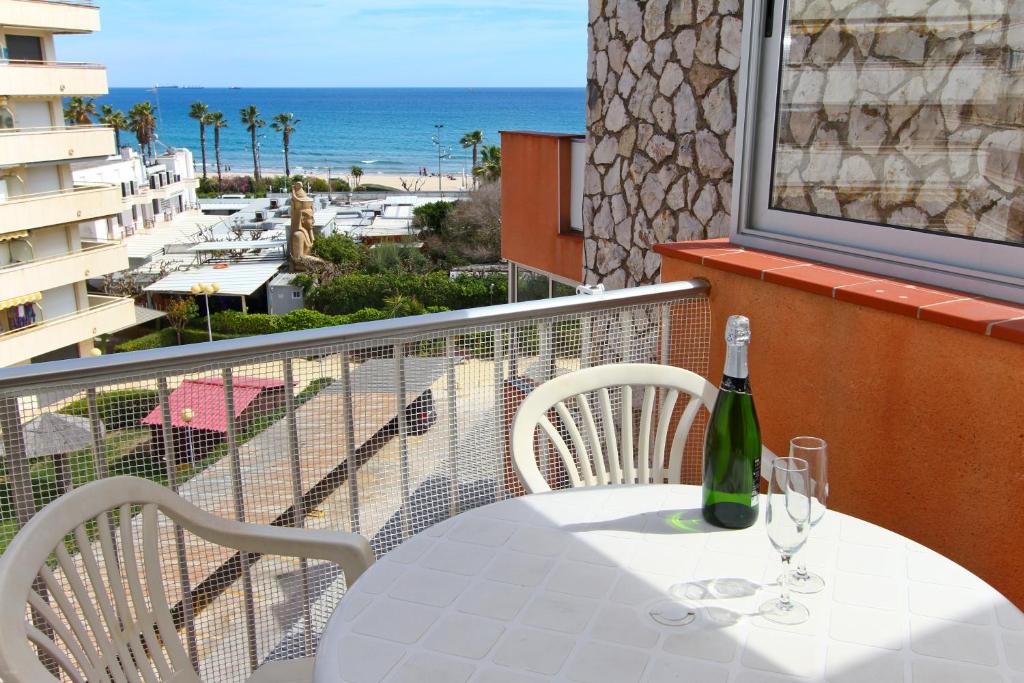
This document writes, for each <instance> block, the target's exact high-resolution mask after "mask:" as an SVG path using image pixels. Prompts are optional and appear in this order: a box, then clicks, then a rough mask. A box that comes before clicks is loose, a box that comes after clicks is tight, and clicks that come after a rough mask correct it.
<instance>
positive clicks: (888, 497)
mask: <svg viewBox="0 0 1024 683" xmlns="http://www.w3.org/2000/svg"><path fill="white" fill-rule="evenodd" d="M662 272H663V278H664V280H665V281H673V280H683V279H689V278H693V277H702V278H705V279H707V280H709V281H710V282H711V285H712V287H711V311H712V330H713V337H712V347H711V348H712V353H711V367H712V374H713V375H717V373H718V370H717V368H720V367H721V366H722V363H723V361H724V340H723V339H721V336H722V332H723V331H724V329H725V322H726V318H727V317H728V316H729V315H730V314H736V313H739V314H743V315H747V316H749V317H750V319H751V326H752V330H753V344H752V347H751V378H752V381H753V386H754V392H755V396H756V401H757V408H758V414H759V417H760V420H761V426H762V429H763V431H764V438H765V442H766V445H767V446H768V447H769V448H771V449H772V450H773V451H774V452H776V453H780V454H782V453H785V452H786V450H787V448H788V441H789V439H790V438H791V437H793V436H797V435H801V434H810V435H815V436H821V437H824V438H825V439H827V440H828V441H829V443H830V446H831V449H830V451H831V458H830V467H831V471H830V474H829V479H830V482H831V492H832V499H831V504H832V507H835V508H836V509H838V510H841V511H843V512H846V513H849V514H852V515H855V516H857V517H860V518H862V519H866V520H868V521H871V522H874V523H876V524H879V525H881V526H884V527H887V528H889V529H893V530H895V531H897V532H899V533H901V534H904V535H906V536H907V537H909V538H912V539H914V540H915V541H918V542H919V543H922V544H924V545H926V546H928V547H930V548H933V549H935V550H936V551H938V552H940V553H942V554H944V555H946V556H947V557H949V558H951V559H953V560H954V561H956V562H958V563H960V564H962V565H963V566H965V567H967V568H968V569H970V570H971V571H973V572H975V573H976V574H978V575H979V576H981V577H982V578H983V579H985V580H986V581H988V582H989V583H991V584H992V585H993V586H995V587H996V588H997V589H998V590H999V591H1001V592H1002V593H1003V594H1004V595H1006V596H1007V597H1008V598H1009V599H1010V600H1012V601H1013V602H1014V603H1016V604H1017V605H1019V606H1024V504H1022V503H1021V494H1022V492H1024V345H1020V344H1014V343H1012V342H1008V341H1002V340H999V339H993V338H991V337H986V336H983V335H981V334H976V333H972V332H966V331H962V330H958V329H954V328H951V327H945V326H942V325H937V324H934V323H930V322H924V321H920V320H916V319H914V318H911V317H907V316H902V315H897V314H894V313H889V312H886V311H881V310H877V309H873V308H865V307H862V306H858V305H855V304H851V303H846V302H841V301H836V300H834V299H830V298H827V297H824V296H819V295H817V294H812V293H807V292H803V291H799V290H796V289H792V288H789V287H784V286H781V285H774V284H769V283H766V282H763V281H761V280H757V279H754V278H750V277H747V276H743V275H738V274H733V273H728V272H723V271H720V270H715V269H712V268H709V267H707V266H703V265H697V264H694V263H690V262H685V261H681V260H679V259H673V258H670V257H667V256H666V257H665V259H664V266H663V271H662Z"/></svg>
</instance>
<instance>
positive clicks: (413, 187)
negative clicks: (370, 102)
mask: <svg viewBox="0 0 1024 683" xmlns="http://www.w3.org/2000/svg"><path fill="white" fill-rule="evenodd" d="M208 171H210V176H211V177H213V178H214V179H216V171H215V170H213V171H211V170H210V169H208ZM292 173H293V174H297V173H298V171H297V170H296V169H294V168H293V169H292ZM249 175H252V174H251V173H239V172H237V171H231V172H229V173H224V177H225V178H233V177H238V176H249ZM281 175H284V170H283V169H282V170H276V169H263V176H264V177H265V178H266V177H273V176H281ZM304 175H306V176H307V177H313V178H323V179H324V180H327V174H326V173H306V174H304ZM331 177H332V178H335V179H337V178H341V179H342V180H345V181H347V182H351V180H352V179H351V178H350V177H349V175H348V174H340V175H339V174H332V175H331ZM360 182H361V183H362V184H363V185H383V186H385V187H393V188H395V189H396V190H398V191H400V192H405V191H409V192H437V191H438V189H439V188H438V181H437V176H418V175H416V174H415V173H408V174H404V175H402V174H393V173H372V172H364V173H363V177H362V179H361V180H360ZM403 183H404V184H403ZM467 183H468V185H469V187H467V186H466V184H467ZM472 187H473V179H472V178H470V177H466V178H465V179H463V177H462V175H461V174H459V175H451V176H448V175H446V176H445V177H443V178H442V179H441V187H440V189H441V190H442V191H444V192H451V191H454V190H465V189H472Z"/></svg>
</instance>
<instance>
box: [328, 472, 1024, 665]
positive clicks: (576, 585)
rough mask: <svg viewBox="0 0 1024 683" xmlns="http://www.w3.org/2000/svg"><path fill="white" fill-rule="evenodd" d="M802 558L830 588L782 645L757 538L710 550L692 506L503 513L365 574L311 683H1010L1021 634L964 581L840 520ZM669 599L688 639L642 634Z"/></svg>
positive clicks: (523, 501)
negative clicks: (686, 619)
mask: <svg viewBox="0 0 1024 683" xmlns="http://www.w3.org/2000/svg"><path fill="white" fill-rule="evenodd" d="M936 523H937V524H938V523H941V520H936ZM805 553H806V558H807V560H808V564H809V566H810V568H811V569H813V570H814V571H817V572H818V573H820V574H822V575H823V576H824V577H825V580H826V581H827V588H826V589H825V591H824V592H823V593H820V594H818V595H810V596H804V595H800V596H794V597H796V598H797V599H799V600H800V601H802V602H804V603H805V604H806V605H807V606H808V607H809V608H810V610H811V620H810V621H809V622H807V623H805V624H801V625H799V626H789V627H787V626H778V625H775V624H772V623H770V622H767V621H765V620H764V619H763V618H761V617H759V616H755V613H756V611H757V607H758V605H760V604H761V603H762V602H763V601H765V600H767V599H768V598H770V597H772V596H773V595H775V594H776V592H777V586H772V585H771V584H774V583H775V580H776V577H777V575H778V574H779V570H780V562H779V559H778V555H777V554H775V552H774V551H773V549H772V548H771V546H770V545H769V544H768V541H767V538H766V534H765V531H764V527H763V522H762V523H759V524H757V525H755V526H754V527H752V528H751V529H748V530H744V531H733V532H721V531H717V530H716V531H713V527H709V526H707V525H705V524H704V523H703V522H702V521H700V489H699V488H695V487H685V486H644V487H629V488H623V487H602V488H592V489H577V490H574V491H569V492H560V493H549V494H543V495H536V496H527V497H525V498H518V499H513V500H507V501H504V502H501V503H496V504H494V505H490V506H488V507H484V508H480V509H477V510H473V511H470V512H466V513H464V514H462V515H460V516H458V517H456V518H454V519H451V520H448V521H446V522H444V523H442V524H440V525H438V526H436V527H434V528H432V529H430V530H428V531H426V532H425V533H423V534H420V535H419V536H416V537H414V538H411V539H409V540H408V541H406V542H405V543H404V544H403V545H402V546H400V547H399V548H397V549H396V550H394V551H393V552H391V553H389V554H388V555H387V556H386V557H384V558H382V559H381V560H380V561H379V562H378V563H377V564H376V565H375V566H374V567H373V568H371V570H370V571H369V572H368V573H367V574H365V575H364V576H363V577H362V578H361V579H360V580H359V581H358V582H357V583H356V584H355V585H354V586H353V587H352V589H351V590H350V591H349V593H348V595H346V596H345V598H344V599H343V600H342V602H341V605H340V606H339V608H338V610H337V612H336V613H335V614H334V616H333V617H332V618H331V621H330V623H329V624H328V626H327V629H326V631H325V633H324V636H323V639H322V641H321V644H320V651H319V654H318V656H317V662H316V675H315V681H317V683H328V682H330V683H335V682H337V681H353V682H359V683H364V682H367V681H409V682H415V683H429V682H431V681H443V682H444V683H460V682H462V681H474V682H479V683H497V682H505V683H511V682H513V681H516V682H518V681H523V682H525V681H545V680H558V681H608V682H611V683H628V682H630V681H650V682H662V681H715V682H719V681H720V682H722V683H725V682H726V681H729V682H730V683H761V682H765V683H767V682H776V683H781V682H783V681H790V682H792V681H794V680H815V681H818V680H822V681H824V680H827V681H830V682H831V683H845V682H847V681H856V682H858V683H859V682H861V681H867V682H868V683H889V682H890V681H927V682H928V683H942V682H949V683H954V682H955V683H965V682H970V683H986V682H988V681H993V682H995V681H1010V682H1012V683H1021V682H1024V615H1022V614H1021V612H1020V610H1018V609H1017V608H1016V607H1014V606H1013V605H1012V604H1010V603H1009V602H1008V601H1007V600H1006V599H1005V598H1003V597H1002V596H1001V595H999V593H997V592H996V591H995V590H994V589H992V588H991V587H989V586H988V585H987V584H985V583H984V582H982V581H981V580H980V579H978V578H977V577H975V576H974V575H972V574H971V573H969V572H968V571H966V570H965V569H962V568H961V567H959V566H958V565H956V564H954V563H953V562H951V561H949V560H947V559H945V558H943V557H941V556H940V555H938V554H936V553H934V552H932V551H930V550H928V549H926V548H924V547H922V546H920V545H918V544H916V543H914V542H912V541H909V540H907V539H905V538H903V537H901V536H899V535H897V534H894V533H892V532H889V531H886V530H885V529H881V528H879V527H877V526H874V525H871V524H868V523H866V522H863V521H860V520H858V519H855V518H852V517H848V516H845V515H841V514H838V513H835V512H829V514H828V515H827V516H826V519H825V521H824V522H823V523H822V524H821V525H820V526H819V527H818V528H817V529H815V532H814V535H813V537H812V539H811V541H810V542H809V543H808V545H807V548H806V549H805ZM726 577H727V578H731V579H736V580H734V581H730V582H721V581H718V582H717V583H715V584H714V585H713V588H714V589H715V590H716V591H717V592H718V594H719V595H720V594H721V591H723V590H725V591H729V590H731V591H732V592H735V593H738V594H739V595H738V596H737V597H714V595H709V594H707V592H706V591H704V589H705V588H707V587H708V583H707V582H708V581H709V580H720V579H723V578H726ZM680 582H693V583H692V585H691V587H690V593H691V594H692V595H699V594H701V593H702V592H703V593H704V594H705V595H706V598H705V599H701V600H698V601H697V604H698V605H700V607H701V610H700V614H699V616H698V619H697V621H696V622H695V623H694V624H691V625H689V626H682V627H665V626H660V625H658V624H656V623H654V621H653V620H651V619H650V617H649V616H648V614H647V612H648V608H649V607H650V606H651V605H652V604H653V603H655V602H657V601H658V600H659V599H660V598H662V597H664V596H665V595H666V593H667V590H668V589H669V587H670V586H672V585H674V584H679V583H680ZM758 584H762V585H764V587H763V588H760V589H759V590H756V593H753V591H754V590H755V589H757V588H758V586H757V585H758ZM752 593H753V594H752ZM780 674H789V676H784V675H780ZM790 676H799V677H801V678H799V679H794V678H791V677H790Z"/></svg>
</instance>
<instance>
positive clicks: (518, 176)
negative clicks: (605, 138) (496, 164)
mask: <svg viewBox="0 0 1024 683" xmlns="http://www.w3.org/2000/svg"><path fill="white" fill-rule="evenodd" d="M577 137H578V136H574V135H554V134H545V133H511V132H503V133H502V134H501V157H502V178H501V256H502V258H505V259H507V260H509V261H514V262H515V263H519V264H521V265H524V266H526V267H528V268H533V269H535V270H541V271H544V272H546V273H550V274H552V275H558V276H560V277H564V278H567V279H569V280H573V281H577V282H578V281H581V280H582V277H583V235H581V234H580V233H577V232H569V231H568V230H567V228H568V225H569V208H570V206H569V190H570V182H571V172H572V170H571V165H572V164H571V146H572V140H574V139H575V138H577Z"/></svg>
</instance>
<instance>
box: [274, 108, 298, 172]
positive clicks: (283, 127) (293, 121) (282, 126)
mask: <svg viewBox="0 0 1024 683" xmlns="http://www.w3.org/2000/svg"><path fill="white" fill-rule="evenodd" d="M300 123H302V120H301V119H297V118H295V114H278V115H277V116H275V117H274V119H273V121H272V122H271V124H270V127H271V128H273V129H274V130H276V131H277V132H278V133H280V134H281V137H283V138H284V177H285V178H291V177H292V167H291V164H289V163H288V152H289V151H290V150H291V145H292V133H294V132H295V126H297V125H299V124H300Z"/></svg>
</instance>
